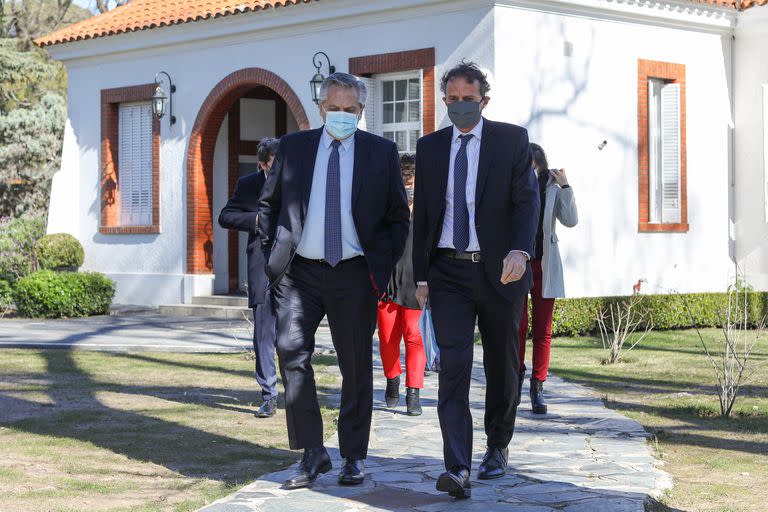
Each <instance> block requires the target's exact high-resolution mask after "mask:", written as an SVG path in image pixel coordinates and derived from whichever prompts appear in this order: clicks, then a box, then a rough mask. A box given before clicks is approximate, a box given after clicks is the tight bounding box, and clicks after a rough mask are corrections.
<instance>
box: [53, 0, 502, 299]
mask: <svg viewBox="0 0 768 512" xmlns="http://www.w3.org/2000/svg"><path fill="white" fill-rule="evenodd" d="M482 3H483V4H484V6H485V8H477V7H476V6H477V5H478V4H477V3H476V2H464V3H463V5H458V4H452V5H450V6H447V8H444V9H440V11H441V12H440V13H434V11H435V9H433V8H430V7H428V8H427V11H423V10H419V9H413V8H410V9H409V8H404V9H401V10H399V11H396V12H389V13H387V14H386V15H383V16H382V15H380V14H370V15H368V14H362V15H358V16H346V17H345V16H338V17H333V18H332V19H330V20H326V21H325V22H323V23H322V24H319V25H317V26H314V27H312V28H311V29H310V28H305V29H301V30H297V29H296V28H295V27H290V28H287V29H275V30H271V31H270V30H266V31H265V30H264V28H263V27H264V24H265V23H264V22H265V21H267V22H269V21H270V20H277V21H280V19H281V17H282V19H286V17H287V19H289V20H296V21H299V20H301V19H303V18H304V17H305V16H310V17H312V16H316V15H317V16H319V17H323V16H324V14H323V12H322V11H323V10H324V9H325V10H329V11H330V12H331V14H333V12H335V11H333V9H336V8H335V7H333V6H328V4H322V3H318V4H311V5H307V6H301V7H300V8H291V9H288V8H286V9H278V10H275V11H272V12H264V13H257V14H253V15H242V16H232V17H229V18H223V19H220V20H213V21H206V22H197V23H188V24H184V25H181V26H176V27H169V28H164V29H160V30H151V31H144V32H139V33H132V34H125V35H120V36H114V37H109V38H102V39H96V40H92V41H88V42H76V43H69V44H67V45H62V47H54V48H53V52H52V53H53V54H54V56H57V53H56V52H57V51H58V56H59V58H63V59H65V64H66V65H67V69H68V72H69V91H70V95H69V123H70V124H71V126H72V134H73V136H70V137H67V138H66V140H65V144H66V145H67V148H66V149H65V154H73V153H74V155H73V156H71V157H70V158H68V159H67V162H68V163H67V169H66V173H67V176H79V180H78V190H77V192H78V194H76V195H70V194H69V192H68V191H67V189H66V187H62V186H56V187H54V189H53V196H54V197H53V200H52V204H56V205H59V204H66V207H65V206H57V210H58V209H61V210H75V211H77V212H78V215H77V216H71V218H70V219H69V220H62V219H59V218H57V220H56V224H55V225H56V228H57V229H58V230H62V231H68V232H72V233H73V234H76V235H77V236H78V238H79V239H80V241H81V242H82V243H83V246H84V248H85V254H86V259H85V264H84V268H85V269H89V270H97V271H100V272H104V273H106V274H108V275H109V276H110V277H112V278H114V279H115V280H116V281H117V282H118V293H117V297H116V302H118V303H141V304H151V305H156V304H160V303H169V302H171V303H172V302H180V301H184V300H189V298H190V297H191V296H192V295H194V294H198V293H206V292H207V293H210V290H211V289H212V283H211V280H212V276H206V277H193V276H185V275H184V272H185V259H186V251H185V243H186V209H185V207H184V204H185V203H184V200H185V196H186V175H185V174H186V160H185V159H186V149H187V143H188V138H189V135H190V132H191V130H192V127H193V125H194V122H195V118H196V116H197V114H198V110H199V108H200V106H201V105H202V103H203V101H204V100H205V98H206V97H207V95H208V94H209V93H210V91H211V90H212V89H213V88H214V87H215V86H216V84H217V83H218V82H219V81H220V80H222V79H223V78H224V77H226V76H227V75H229V74H230V73H232V72H234V71H237V70H239V69H242V68H247V67H261V68H264V69H268V70H270V71H272V72H274V73H276V74H278V75H279V76H280V77H282V78H283V79H284V80H285V81H287V82H288V83H289V84H290V85H291V86H292V87H293V89H294V91H295V92H296V94H297V95H298V96H299V98H300V100H301V102H302V104H303V105H304V109H305V110H306V112H307V115H308V116H309V119H310V124H311V125H312V126H313V127H314V126H318V125H319V124H320V122H321V121H320V117H319V114H318V112H317V107H316V106H315V104H314V103H313V102H312V100H311V97H310V94H309V92H310V88H309V79H310V78H311V77H312V75H313V74H314V72H315V69H314V67H313V66H312V62H311V61H312V55H313V54H314V52H315V51H317V50H323V51H325V52H326V53H327V54H328V55H329V56H330V58H331V60H332V62H333V64H334V65H335V66H336V68H337V69H338V70H339V71H346V70H347V69H348V59H349V58H350V57H355V56H361V55H369V54H376V53H383V52H390V51H398V50H412V49H418V48H425V47H432V46H434V47H436V52H437V60H438V62H440V63H443V62H449V63H453V61H454V60H457V59H458V58H459V56H462V57H463V56H467V57H470V58H473V59H476V60H478V61H479V62H480V63H481V64H482V65H483V66H485V67H491V66H492V45H493V37H492V34H493V32H492V19H491V11H492V7H491V3H490V2H482ZM468 4H471V5H468ZM342 7H343V6H342ZM468 7H471V8H468ZM318 11H321V12H319V14H318ZM214 25H215V27H217V29H216V30H215V33H216V35H217V36H218V37H216V38H215V39H206V40H204V41H194V42H188V43H179V44H175V41H176V39H177V38H179V37H185V38H186V37H193V36H194V34H195V32H196V31H199V32H201V34H202V33H207V31H210V30H211V27H212V26H214ZM231 26H236V27H237V34H235V35H231V36H226V35H224V34H231V33H233V31H230V30H229V29H228V27H231ZM437 33H440V34H441V35H440V36H439V37H436V34H437ZM340 34H343V37H340ZM222 35H224V36H223V37H222ZM151 38H156V39H157V46H155V47H153V48H151V49H144V50H135V51H126V50H125V48H129V47H131V46H132V45H133V44H134V43H135V44H143V43H145V42H146V41H147V39H151ZM93 52H105V55H103V56H99V57H78V58H73V56H74V55H78V54H80V55H85V53H93ZM106 52H109V53H106ZM159 70H164V71H166V72H168V73H169V74H170V75H171V77H172V78H173V80H174V82H175V83H176V84H177V92H176V94H175V95H174V110H175V112H174V114H175V115H176V117H177V119H178V121H177V123H176V125H174V126H173V128H172V129H170V130H169V126H168V121H167V119H163V120H162V122H161V139H162V142H161V151H160V165H161V170H160V183H161V185H160V186H161V194H160V209H161V233H160V234H157V235H101V234H99V233H98V223H99V195H98V184H99V150H100V149H99V148H100V130H101V128H100V115H99V112H100V100H99V98H100V91H101V89H107V88H112V87H123V86H129V85H136V84H142V83H148V82H151V81H152V80H153V77H154V75H155V73H156V72H157V71H159ZM441 70H442V66H439V67H438V73H440V72H441ZM324 72H326V73H327V71H325V70H324ZM290 117H291V116H289V122H291V123H292V124H293V125H295V121H294V120H293V119H290ZM292 128H294V126H291V125H289V130H291V129H292ZM217 153H219V152H217ZM75 157H76V158H75ZM214 167H215V168H216V173H221V172H224V171H225V170H226V162H223V163H222V162H217V164H215V165H214ZM215 180H216V178H215ZM221 199H222V198H218V200H217V198H215V199H214V202H215V203H216V206H219V204H221ZM217 216H218V210H217V209H215V211H214V215H213V219H214V223H215V221H216V218H217ZM51 225H52V226H53V225H54V224H53V223H52V224H51ZM214 232H215V236H216V235H218V236H216V239H215V242H220V241H222V240H225V239H226V237H222V236H221V233H218V230H217V229H216V228H214ZM218 245H219V247H220V246H221V245H222V244H218ZM222 254H224V253H223V252H221V251H218V252H217V253H216V255H218V256H219V258H216V259H215V261H214V265H215V266H217V267H218V266H220V265H219V263H221V264H222V265H224V267H225V266H226V262H221V261H220V260H221V259H222ZM224 267H222V269H221V270H222V272H221V273H220V274H219V275H220V276H221V278H223V276H224ZM146 283H150V286H146ZM192 283H198V284H199V283H202V286H201V287H198V288H195V287H194V286H193V284H192Z"/></svg>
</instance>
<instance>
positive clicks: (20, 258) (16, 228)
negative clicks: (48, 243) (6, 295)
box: [0, 217, 45, 284]
mask: <svg viewBox="0 0 768 512" xmlns="http://www.w3.org/2000/svg"><path fill="white" fill-rule="evenodd" d="M43 235H45V219H43V218H39V217H21V218H18V219H6V218H2V219H0V279H4V280H6V281H8V282H9V283H11V284H13V283H15V282H16V280H17V279H20V278H22V277H24V276H26V275H27V274H30V273H32V272H34V271H35V270H37V261H36V258H35V242H37V240H38V239H40V238H41V237H42V236H43Z"/></svg>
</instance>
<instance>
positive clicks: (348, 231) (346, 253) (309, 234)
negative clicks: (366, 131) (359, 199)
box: [296, 130, 363, 260]
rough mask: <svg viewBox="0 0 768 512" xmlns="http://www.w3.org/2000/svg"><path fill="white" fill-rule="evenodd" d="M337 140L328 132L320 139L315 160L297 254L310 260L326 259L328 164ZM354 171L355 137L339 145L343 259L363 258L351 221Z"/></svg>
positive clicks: (353, 223)
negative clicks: (333, 144)
mask: <svg viewBox="0 0 768 512" xmlns="http://www.w3.org/2000/svg"><path fill="white" fill-rule="evenodd" d="M333 141H334V138H333V137H331V136H330V135H329V134H328V132H327V131H326V130H323V134H322V135H321V136H320V145H319V146H318V148H317V157H316V158H315V172H314V175H313V177H312V191H311V192H310V195H309V205H308V207H307V218H306V220H305V221H304V229H303V230H302V233H301V240H300V241H299V247H298V248H297V249H296V252H297V253H298V254H299V255H300V256H302V257H304V258H308V259H312V260H320V259H323V258H325V189H326V181H327V177H328V160H329V158H330V157H331V152H332V151H333V147H332V146H331V144H332V143H333ZM354 167H355V136H354V135H352V136H351V137H347V138H346V139H344V140H342V141H341V145H339V171H340V175H339V176H340V180H341V184H340V185H341V189H340V191H341V248H342V259H343V260H346V259H349V258H354V257H355V256H362V255H363V248H362V246H361V244H360V239H359V238H358V236H357V230H356V229H355V222H354V220H353V218H352V176H353V173H354Z"/></svg>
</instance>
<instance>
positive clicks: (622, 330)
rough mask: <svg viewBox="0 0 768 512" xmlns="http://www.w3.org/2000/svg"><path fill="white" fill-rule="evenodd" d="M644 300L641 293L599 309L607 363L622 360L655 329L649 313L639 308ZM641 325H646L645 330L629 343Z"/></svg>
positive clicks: (598, 324)
mask: <svg viewBox="0 0 768 512" xmlns="http://www.w3.org/2000/svg"><path fill="white" fill-rule="evenodd" d="M642 300H643V299H642V296H641V295H633V296H631V297H628V298H627V299H626V300H623V301H621V302H618V303H615V304H609V305H608V309H607V310H606V309H605V308H603V309H600V311H598V313H597V326H598V327H599V328H600V338H601V339H602V341H603V348H604V349H606V350H607V351H608V357H606V359H605V362H606V363H607V364H615V363H618V362H621V360H622V358H623V357H624V356H625V355H627V353H628V352H629V351H630V350H632V349H633V348H635V347H636V346H637V344H638V343H640V342H641V341H643V338H645V337H646V336H647V335H648V333H649V332H651V330H652V329H653V321H652V320H651V319H650V317H649V314H648V313H646V312H644V311H642V310H641V309H640V308H639V306H640V303H641V302H642ZM641 325H645V332H643V333H642V334H641V335H639V336H638V337H636V338H635V339H634V341H632V342H631V344H628V341H629V338H630V337H631V336H632V335H633V334H634V333H635V331H637V329H638V328H639V327H640V326H641Z"/></svg>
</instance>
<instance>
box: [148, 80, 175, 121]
mask: <svg viewBox="0 0 768 512" xmlns="http://www.w3.org/2000/svg"><path fill="white" fill-rule="evenodd" d="M160 75H165V76H166V77H167V78H168V84H169V85H170V91H171V96H170V98H169V97H168V96H166V95H165V91H163V87H162V80H161V78H160ZM155 85H157V89H155V95H154V96H152V112H154V113H155V115H156V116H157V118H158V119H162V118H163V116H164V115H165V103H166V101H168V107H169V110H170V126H173V125H174V124H176V116H174V115H173V93H175V92H176V85H174V83H173V81H172V80H171V76H170V75H169V74H168V73H166V72H165V71H160V72H159V73H157V74H156V75H155Z"/></svg>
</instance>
